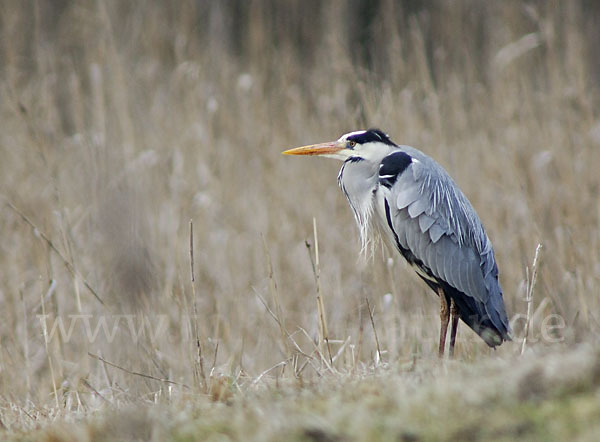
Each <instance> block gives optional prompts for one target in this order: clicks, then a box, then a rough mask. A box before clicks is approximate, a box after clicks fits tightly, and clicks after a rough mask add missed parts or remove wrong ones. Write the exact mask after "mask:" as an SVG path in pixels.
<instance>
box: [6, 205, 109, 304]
mask: <svg viewBox="0 0 600 442" xmlns="http://www.w3.org/2000/svg"><path fill="white" fill-rule="evenodd" d="M4 199H5V201H6V204H7V205H8V207H10V208H11V209H12V210H13V211H14V212H15V213H16V214H17V215H19V217H20V218H21V219H22V220H23V221H25V222H26V223H27V224H29V226H30V227H31V228H32V229H33V231H34V232H36V233H37V234H39V235H40V237H41V238H42V239H43V240H44V241H45V242H46V244H48V247H50V249H52V251H53V252H54V253H56V255H57V256H58V257H59V258H60V259H61V261H62V262H63V264H64V265H65V267H66V268H67V270H68V271H69V272H70V273H71V274H72V275H73V276H74V277H76V278H80V279H81V281H83V285H85V287H86V288H87V289H88V290H89V291H90V293H91V294H92V295H94V297H95V298H96V299H97V300H98V302H99V303H100V304H102V305H104V301H102V299H101V298H100V296H99V295H98V292H96V290H94V288H93V287H92V286H91V285H90V283H89V282H88V281H87V280H86V279H85V278H84V277H83V276H82V275H81V274H80V273H79V272H78V271H77V270H76V269H75V266H74V265H73V263H71V262H70V261H69V260H67V258H65V256H64V255H63V254H62V252H61V251H60V250H58V248H57V247H56V246H55V245H54V243H53V242H52V240H51V239H50V238H49V237H48V236H47V235H46V234H45V233H44V232H42V231H41V230H40V229H39V228H38V227H37V226H36V225H35V224H34V223H33V221H31V220H30V219H29V217H27V215H25V214H24V213H23V212H22V211H21V210H19V209H18V208H17V207H16V206H15V205H14V204H13V203H12V202H10V201H9V200H8V199H7V198H6V197H4Z"/></svg>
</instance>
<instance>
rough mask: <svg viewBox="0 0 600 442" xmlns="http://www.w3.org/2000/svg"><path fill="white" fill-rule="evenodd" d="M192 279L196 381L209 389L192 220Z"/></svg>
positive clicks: (192, 223) (191, 223)
mask: <svg viewBox="0 0 600 442" xmlns="http://www.w3.org/2000/svg"><path fill="white" fill-rule="evenodd" d="M190 279H191V283H192V298H193V300H192V302H193V308H194V321H193V325H194V338H195V339H196V348H197V350H198V354H197V355H196V358H195V361H194V380H195V381H196V384H197V385H198V384H199V383H200V380H202V382H203V383H204V387H205V388H207V383H206V373H205V372H204V358H203V356H202V344H201V343H200V333H199V332H198V307H197V302H196V278H195V276H194V221H193V220H190Z"/></svg>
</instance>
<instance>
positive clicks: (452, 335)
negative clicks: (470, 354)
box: [450, 300, 458, 358]
mask: <svg viewBox="0 0 600 442" xmlns="http://www.w3.org/2000/svg"><path fill="white" fill-rule="evenodd" d="M450 313H451V314H452V327H451V328H450V358H453V357H454V343H455V342H456V331H457V330H458V308H457V307H456V303H455V302H454V300H450Z"/></svg>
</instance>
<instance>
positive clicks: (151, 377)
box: [88, 352, 190, 389]
mask: <svg viewBox="0 0 600 442" xmlns="http://www.w3.org/2000/svg"><path fill="white" fill-rule="evenodd" d="M88 356H89V357H91V358H94V359H97V360H98V361H100V362H103V363H105V364H106V365H110V366H111V367H114V368H118V369H119V370H121V371H124V372H125V373H128V374H130V375H133V376H140V377H142V378H146V379H152V380H153V381H159V382H164V383H165V384H172V385H177V386H179V387H184V388H187V389H190V387H189V386H188V385H185V384H181V383H179V382H175V381H171V380H169V379H162V378H157V377H155V376H152V375H149V374H145V373H140V372H138V371H132V370H129V369H127V368H125V367H121V366H120V365H117V364H115V363H113V362H109V361H107V360H106V359H104V358H103V357H102V356H98V355H95V354H93V353H90V352H88Z"/></svg>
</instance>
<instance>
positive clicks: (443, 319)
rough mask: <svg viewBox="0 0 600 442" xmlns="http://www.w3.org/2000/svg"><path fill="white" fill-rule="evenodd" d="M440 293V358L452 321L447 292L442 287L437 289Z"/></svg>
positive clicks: (442, 354)
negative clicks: (449, 324) (449, 323)
mask: <svg viewBox="0 0 600 442" xmlns="http://www.w3.org/2000/svg"><path fill="white" fill-rule="evenodd" d="M437 292H438V295H439V296H440V323H441V326H440V347H439V355H440V358H442V357H444V348H445V347H446V333H447V332H448V322H449V321H450V308H449V306H448V300H447V299H446V294H445V293H444V290H442V288H441V287H438V289H437Z"/></svg>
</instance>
